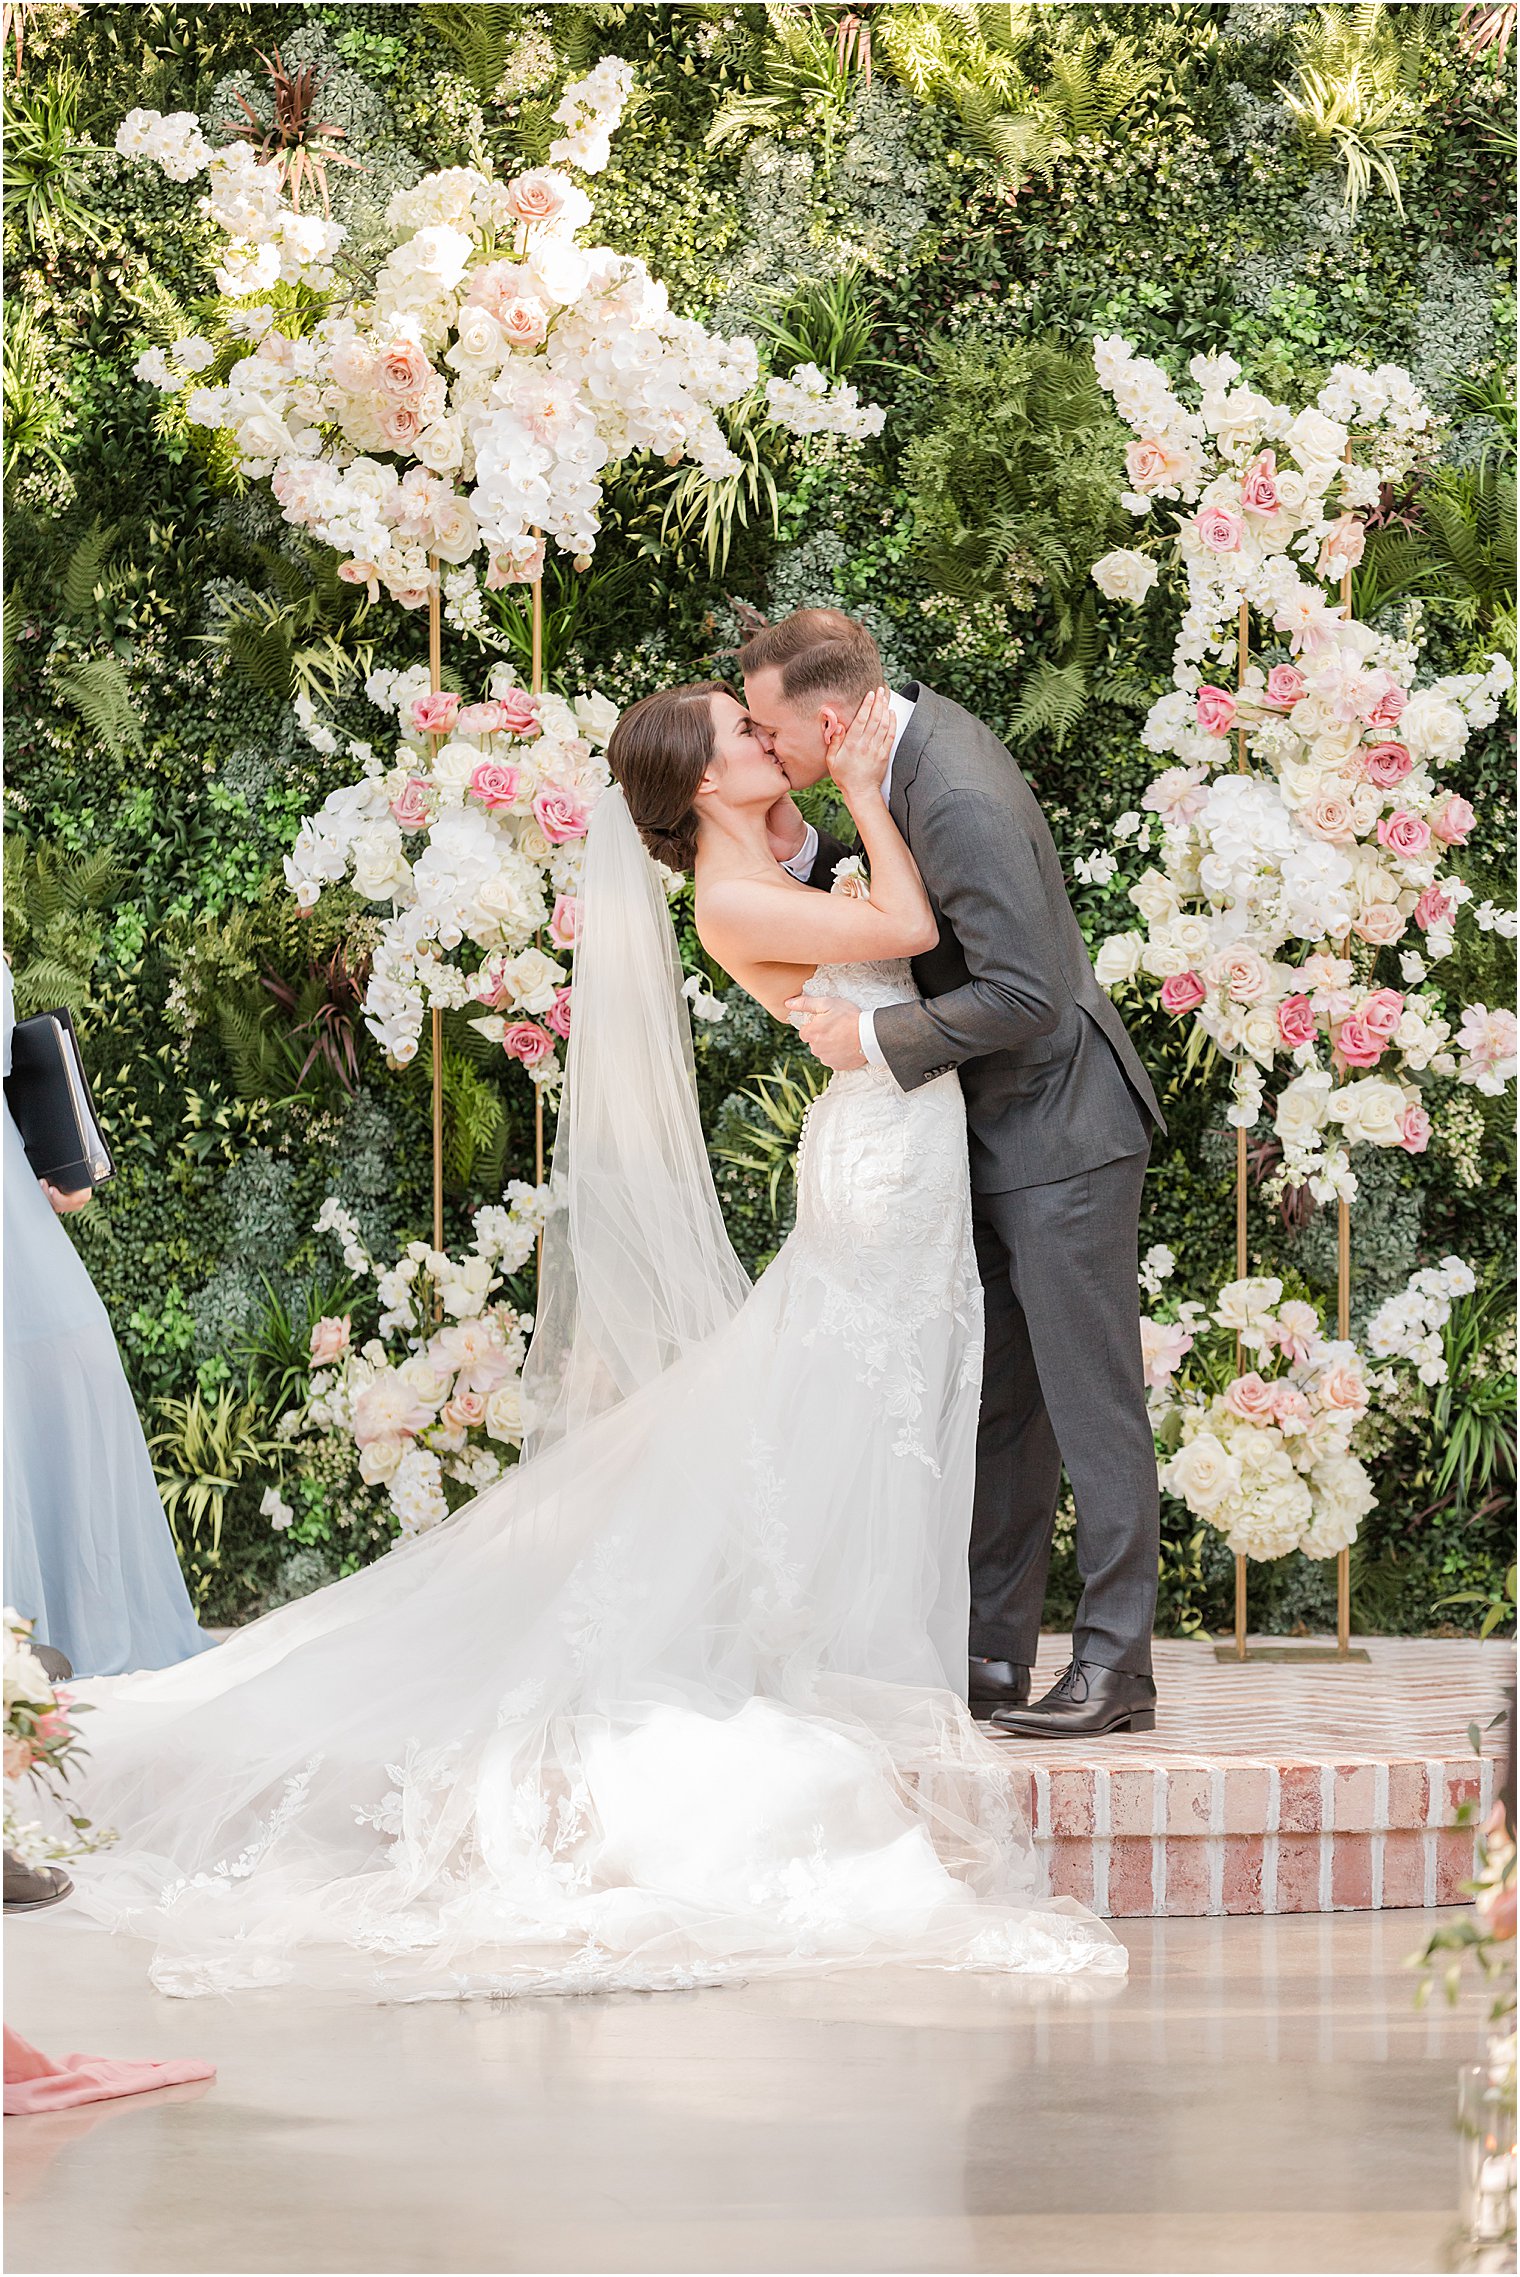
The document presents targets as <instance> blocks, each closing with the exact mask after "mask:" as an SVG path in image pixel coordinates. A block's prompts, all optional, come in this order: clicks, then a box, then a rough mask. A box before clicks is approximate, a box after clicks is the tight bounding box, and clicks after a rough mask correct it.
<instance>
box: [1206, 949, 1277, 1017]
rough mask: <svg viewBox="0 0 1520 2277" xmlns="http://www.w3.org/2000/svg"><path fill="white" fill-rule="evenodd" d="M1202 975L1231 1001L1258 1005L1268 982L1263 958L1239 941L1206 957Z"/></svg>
mask: <svg viewBox="0 0 1520 2277" xmlns="http://www.w3.org/2000/svg"><path fill="white" fill-rule="evenodd" d="M1204 978H1205V979H1206V980H1207V981H1208V982H1209V984H1210V986H1211V987H1214V988H1222V989H1223V990H1224V992H1225V994H1226V995H1227V996H1228V997H1229V999H1230V1002H1231V1003H1232V1004H1259V1003H1260V1002H1261V1000H1262V998H1263V997H1264V996H1265V995H1266V993H1267V990H1268V989H1269V988H1270V987H1271V985H1272V975H1271V973H1270V972H1269V971H1268V969H1267V966H1266V963H1265V961H1264V960H1263V959H1262V958H1261V957H1259V956H1258V955H1257V954H1256V951H1255V950H1254V949H1248V948H1246V947H1245V946H1244V945H1243V944H1237V945H1236V946H1235V947H1234V948H1233V949H1221V950H1220V952H1219V954H1218V955H1217V956H1215V957H1210V959H1209V961H1208V963H1207V964H1206V965H1205V966H1204Z"/></svg>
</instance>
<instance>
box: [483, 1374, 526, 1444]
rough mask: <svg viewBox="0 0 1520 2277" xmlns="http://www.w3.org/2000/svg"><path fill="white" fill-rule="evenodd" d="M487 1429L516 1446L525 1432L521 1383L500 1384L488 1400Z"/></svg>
mask: <svg viewBox="0 0 1520 2277" xmlns="http://www.w3.org/2000/svg"><path fill="white" fill-rule="evenodd" d="M486 1429H487V1431H488V1432H489V1433H490V1435H491V1437H492V1438H493V1439H500V1440H503V1441H504V1442H505V1443H506V1445H508V1446H509V1447H510V1446H516V1444H517V1442H518V1441H519V1440H520V1439H521V1437H522V1434H523V1408H522V1389H521V1387H520V1385H518V1384H515V1383H511V1384H500V1385H498V1387H497V1389H496V1390H495V1391H493V1392H492V1394H491V1396H490V1398H489V1399H488V1400H487V1401H486Z"/></svg>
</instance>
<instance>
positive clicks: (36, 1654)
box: [28, 1644, 74, 1684]
mask: <svg viewBox="0 0 1520 2277" xmlns="http://www.w3.org/2000/svg"><path fill="white" fill-rule="evenodd" d="M28 1649H29V1650H30V1652H31V1654H32V1657H33V1659H34V1660H40V1661H41V1663H42V1668H43V1673H44V1675H45V1676H46V1677H47V1680H48V1682H49V1683H50V1684H67V1682H68V1680H69V1678H70V1677H71V1676H72V1675H73V1673H74V1663H73V1662H72V1661H71V1660H70V1658H69V1656H68V1654H67V1653H64V1652H60V1651H59V1650H58V1647H57V1646H56V1645H50V1644H34V1645H32V1646H30V1647H29V1648H28Z"/></svg>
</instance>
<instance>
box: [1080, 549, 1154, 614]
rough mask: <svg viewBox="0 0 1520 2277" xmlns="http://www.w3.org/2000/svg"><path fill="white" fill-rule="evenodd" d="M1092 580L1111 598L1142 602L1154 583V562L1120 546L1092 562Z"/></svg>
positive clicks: (1148, 557) (1145, 555)
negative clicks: (1099, 559)
mask: <svg viewBox="0 0 1520 2277" xmlns="http://www.w3.org/2000/svg"><path fill="white" fill-rule="evenodd" d="M1092 574H1093V583H1094V584H1095V585H1096V586H1097V588H1098V591H1099V592H1100V593H1102V594H1103V595H1105V596H1106V598H1107V599H1108V600H1110V601H1128V602H1129V603H1130V604H1131V606H1133V605H1134V604H1135V603H1136V602H1139V601H1143V600H1144V599H1145V596H1146V594H1147V593H1149V591H1150V590H1151V587H1152V586H1153V585H1154V584H1155V582H1156V576H1157V571H1156V564H1155V563H1154V562H1153V561H1152V560H1151V558H1150V556H1149V555H1148V554H1143V553H1136V552H1135V551H1134V550H1133V549H1132V548H1131V547H1129V546H1120V547H1119V548H1118V550H1117V551H1116V552H1114V553H1106V554H1105V555H1104V556H1103V558H1102V560H1101V561H1095V562H1094V563H1093V570H1092Z"/></svg>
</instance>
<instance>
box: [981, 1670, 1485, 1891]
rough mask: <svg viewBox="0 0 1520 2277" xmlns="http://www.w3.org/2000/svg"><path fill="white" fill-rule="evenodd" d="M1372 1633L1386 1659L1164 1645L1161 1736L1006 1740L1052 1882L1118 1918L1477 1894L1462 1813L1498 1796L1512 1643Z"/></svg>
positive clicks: (1039, 1684)
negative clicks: (1276, 1657) (1496, 1720)
mask: <svg viewBox="0 0 1520 2277" xmlns="http://www.w3.org/2000/svg"><path fill="white" fill-rule="evenodd" d="M1262 1641H1280V1640H1262ZM1331 1641H1332V1642H1333V1640H1331ZM1357 1641H1358V1642H1359V1643H1361V1644H1363V1645H1364V1646H1365V1648H1366V1650H1367V1651H1368V1653H1369V1654H1370V1656H1371V1657H1370V1659H1369V1660H1367V1661H1360V1662H1358V1661H1351V1662H1346V1663H1339V1664H1337V1663H1333V1662H1331V1663H1326V1662H1323V1661H1321V1662H1318V1663H1315V1662H1308V1663H1304V1664H1301V1665H1298V1666H1294V1665H1292V1664H1288V1663H1283V1662H1275V1661H1247V1662H1245V1663H1244V1664H1243V1665H1242V1664H1240V1663H1231V1662H1221V1661H1219V1660H1218V1659H1216V1657H1215V1653H1214V1647H1213V1645H1212V1643H1201V1644H1194V1643H1175V1644H1174V1643H1165V1644H1158V1645H1157V1647H1156V1684H1157V1690H1158V1693H1159V1695H1160V1699H1159V1709H1158V1714H1157V1719H1156V1721H1157V1728H1156V1730H1155V1731H1154V1732H1146V1733H1143V1734H1135V1735H1126V1736H1122V1737H1117V1738H1113V1739H1104V1740H1089V1741H1085V1742H1071V1743H1068V1744H1066V1745H1064V1746H1054V1747H1044V1746H1037V1745H1036V1744H1035V1743H1034V1742H1033V1741H1010V1742H1008V1743H1007V1745H1008V1752H1009V1754H1010V1756H1013V1755H1014V1754H1015V1751H1016V1750H1017V1751H1019V1753H1020V1755H1021V1756H1022V1758H1023V1760H1025V1761H1027V1762H1028V1764H1029V1789H1028V1810H1029V1820H1030V1824H1031V1826H1032V1827H1033V1829H1034V1836H1035V1845H1036V1848H1037V1850H1038V1852H1039V1854H1040V1856H1041V1858H1042V1860H1043V1863H1044V1868H1045V1874H1046V1880H1047V1886H1048V1889H1049V1891H1050V1893H1051V1894H1053V1895H1057V1896H1070V1897H1075V1898H1080V1899H1081V1901H1082V1903H1083V1904H1084V1905H1090V1906H1091V1907H1092V1908H1093V1909H1094V1911H1095V1912H1098V1913H1102V1914H1108V1915H1110V1916H1132V1915H1136V1914H1164V1913H1171V1914H1211V1913H1330V1912H1342V1911H1348V1910H1360V1909H1365V1908H1369V1907H1379V1906H1416V1905H1449V1904H1453V1903H1456V1902H1459V1899H1460V1890H1459V1885H1460V1883H1462V1882H1463V1881H1464V1880H1465V1879H1467V1877H1468V1876H1469V1875H1470V1874H1471V1872H1472V1863H1473V1835H1472V1831H1471V1829H1469V1828H1464V1827H1457V1826H1455V1825H1454V1824H1453V1820H1454V1818H1455V1815H1456V1812H1457V1809H1458V1807H1459V1806H1460V1805H1461V1803H1462V1802H1463V1801H1465V1800H1468V1799H1471V1800H1474V1801H1476V1802H1477V1803H1478V1805H1479V1815H1480V1816H1482V1815H1484V1814H1486V1812H1487V1811H1488V1808H1489V1806H1490V1804H1491V1802H1492V1800H1493V1795H1494V1791H1495V1784H1496V1777H1497V1773H1498V1765H1497V1763H1496V1761H1495V1757H1496V1756H1497V1754H1498V1752H1499V1748H1500V1743H1501V1732H1500V1730H1495V1731H1493V1732H1490V1731H1489V1730H1488V1729H1487V1726H1488V1724H1489V1723H1490V1721H1491V1719H1492V1718H1493V1717H1494V1715H1495V1714H1496V1713H1497V1712H1498V1710H1499V1708H1500V1706H1501V1698H1500V1687H1501V1686H1502V1685H1504V1684H1506V1683H1510V1682H1512V1681H1513V1678H1514V1648H1513V1647H1512V1646H1510V1645H1505V1644H1499V1643H1491V1644H1486V1645H1479V1644H1474V1643H1469V1642H1467V1641H1466V1640H1455V1641H1447V1640H1444V1639H1435V1638H1405V1637H1399V1638H1363V1639H1359V1640H1357ZM1066 1654H1067V1639H1065V1638H1064V1637H1046V1638H1042V1640H1041V1645H1040V1661H1039V1667H1038V1670H1037V1672H1036V1677H1035V1690H1036V1695H1037V1696H1038V1693H1039V1692H1040V1691H1041V1690H1043V1689H1044V1688H1045V1685H1046V1684H1047V1683H1048V1682H1049V1681H1050V1680H1051V1679H1053V1678H1054V1677H1055V1676H1056V1674H1057V1673H1058V1672H1059V1670H1060V1668H1061V1666H1062V1664H1063V1663H1064V1661H1065V1658H1066ZM1474 1723H1476V1724H1477V1725H1478V1726H1479V1727H1480V1729H1482V1731H1483V1745H1484V1751H1485V1752H1484V1759H1483V1760H1482V1761H1481V1762H1480V1761H1479V1760H1478V1759H1477V1758H1476V1757H1475V1756H1474V1755H1473V1754H1472V1753H1471V1751H1470V1748H1469V1745H1468V1740H1467V1736H1466V1735H1467V1728H1468V1726H1469V1724H1474Z"/></svg>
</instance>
